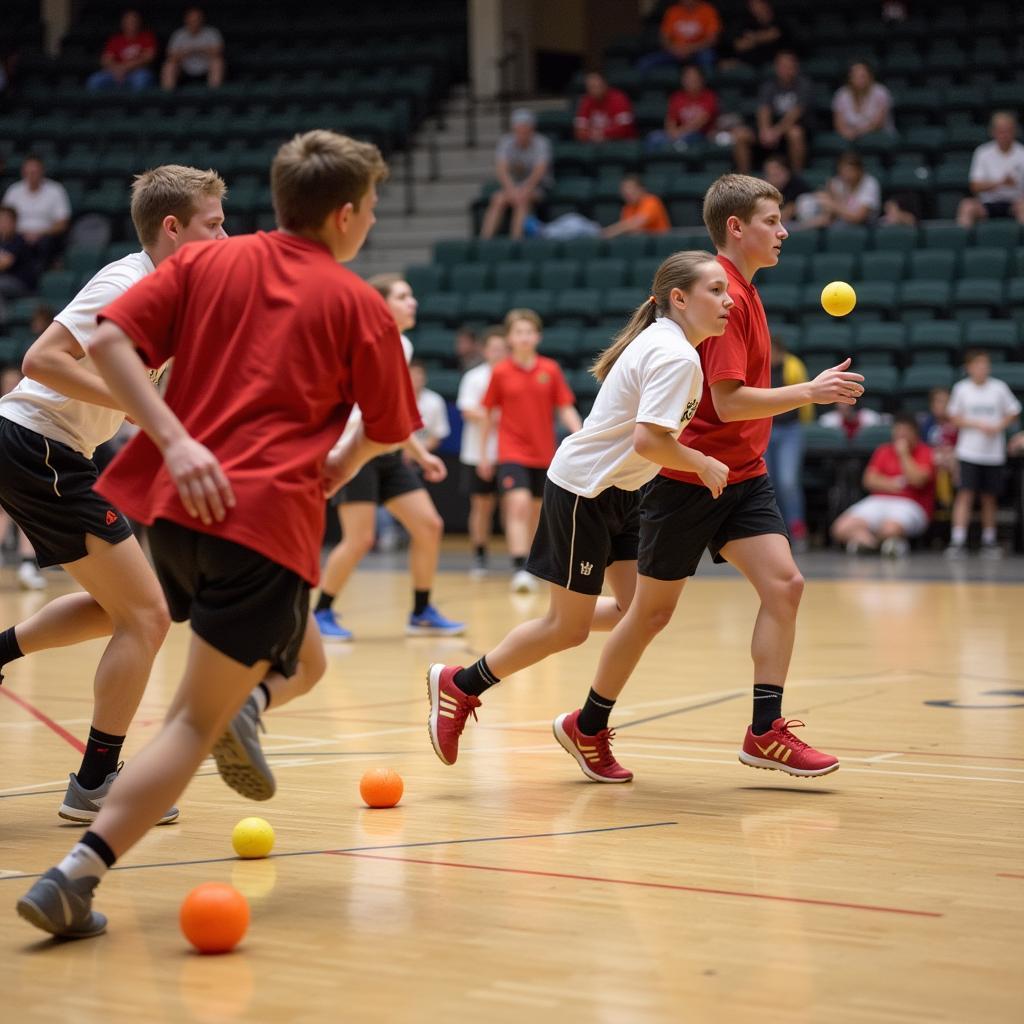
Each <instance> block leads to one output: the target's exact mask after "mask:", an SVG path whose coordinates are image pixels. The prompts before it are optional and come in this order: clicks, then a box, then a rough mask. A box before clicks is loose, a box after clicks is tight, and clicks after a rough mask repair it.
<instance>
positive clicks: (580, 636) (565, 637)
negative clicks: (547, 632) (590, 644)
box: [554, 622, 590, 651]
mask: <svg viewBox="0 0 1024 1024" xmlns="http://www.w3.org/2000/svg"><path fill="white" fill-rule="evenodd" d="M554 632H555V635H556V636H557V637H558V639H559V641H560V642H559V650H562V651H567V650H569V649H570V648H571V647H580V646H582V645H583V644H584V643H586V641H587V637H589V636H590V625H589V623H586V622H573V623H571V624H569V623H558V622H556V623H554Z"/></svg>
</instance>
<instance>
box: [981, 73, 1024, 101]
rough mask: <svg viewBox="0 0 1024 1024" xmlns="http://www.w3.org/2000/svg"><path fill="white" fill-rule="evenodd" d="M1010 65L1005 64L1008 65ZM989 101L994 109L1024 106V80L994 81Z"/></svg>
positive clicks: (990, 89)
mask: <svg viewBox="0 0 1024 1024" xmlns="http://www.w3.org/2000/svg"><path fill="white" fill-rule="evenodd" d="M1007 66H1008V65H1005V64H1004V65H1003V67H1004V68H1005V67H1007ZM989 102H990V103H991V104H992V108H993V109H994V110H1006V109H1011V110H1012V109H1013V108H1014V107H1021V106H1024V81H1021V79H1020V78H1018V79H1017V80H1016V81H1014V82H993V83H992V85H991V87H990V88H989Z"/></svg>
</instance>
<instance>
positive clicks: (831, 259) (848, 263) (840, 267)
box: [808, 251, 857, 288]
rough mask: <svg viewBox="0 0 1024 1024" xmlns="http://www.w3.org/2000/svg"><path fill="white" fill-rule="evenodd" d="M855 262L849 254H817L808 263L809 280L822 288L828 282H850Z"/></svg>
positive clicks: (852, 255)
mask: <svg viewBox="0 0 1024 1024" xmlns="http://www.w3.org/2000/svg"><path fill="white" fill-rule="evenodd" d="M856 262H857V260H856V257H855V256H854V254H853V253H850V252H828V251H826V252H822V253H818V254H817V255H816V256H814V257H813V258H812V259H811V261H810V269H809V272H808V277H809V280H810V281H813V282H814V283H815V284H820V287H822V288H823V287H824V286H825V285H827V284H828V283H829V282H830V281H851V280H853V277H854V266H855V264H856Z"/></svg>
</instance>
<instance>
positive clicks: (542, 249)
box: [509, 238, 567, 263]
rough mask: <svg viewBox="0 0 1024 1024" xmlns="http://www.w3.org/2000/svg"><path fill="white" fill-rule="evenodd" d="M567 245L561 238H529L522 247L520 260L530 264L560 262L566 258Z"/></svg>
mask: <svg viewBox="0 0 1024 1024" xmlns="http://www.w3.org/2000/svg"><path fill="white" fill-rule="evenodd" d="M566 244H567V243H565V242H563V241H562V240H561V239H560V238H527V239H526V240H525V241H524V242H523V244H522V246H521V247H520V250H519V258H520V259H522V260H525V261H526V262H528V263H539V262H540V261H541V260H559V259H562V258H563V257H564V256H565V252H564V248H565V245H566ZM509 262H510V261H509Z"/></svg>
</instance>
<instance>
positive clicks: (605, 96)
mask: <svg viewBox="0 0 1024 1024" xmlns="http://www.w3.org/2000/svg"><path fill="white" fill-rule="evenodd" d="M585 86H586V90H587V91H586V95H585V96H583V97H581V98H580V102H579V105H578V106H577V107H576V117H575V120H574V122H573V125H574V128H575V131H576V141H577V142H604V141H605V140H606V139H635V138H636V121H635V119H634V117H633V104H632V103H630V102H629V97H628V96H627V95H626V94H625V93H624V92H623V91H622V90H621V89H612V88H611V87H610V86H609V85H608V83H607V82H606V81H605V78H604V75H602V74H601V73H600V72H598V71H591V72H590V73H589V74H588V75H587V77H586V82H585Z"/></svg>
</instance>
